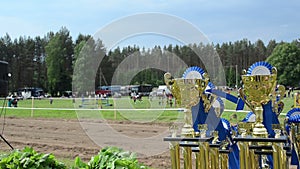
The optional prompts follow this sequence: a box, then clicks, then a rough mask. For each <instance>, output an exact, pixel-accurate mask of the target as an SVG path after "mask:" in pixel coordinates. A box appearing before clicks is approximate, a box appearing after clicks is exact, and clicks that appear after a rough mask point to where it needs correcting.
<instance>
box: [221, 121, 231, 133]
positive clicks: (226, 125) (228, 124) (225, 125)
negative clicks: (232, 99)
mask: <svg viewBox="0 0 300 169" xmlns="http://www.w3.org/2000/svg"><path fill="white" fill-rule="evenodd" d="M221 122H222V124H223V127H224V128H225V129H226V130H227V131H230V129H231V127H230V122H229V121H228V120H227V119H224V118H221Z"/></svg>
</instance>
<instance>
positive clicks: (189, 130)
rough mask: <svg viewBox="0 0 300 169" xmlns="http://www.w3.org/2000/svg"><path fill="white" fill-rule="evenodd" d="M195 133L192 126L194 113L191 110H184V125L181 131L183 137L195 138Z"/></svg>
mask: <svg viewBox="0 0 300 169" xmlns="http://www.w3.org/2000/svg"><path fill="white" fill-rule="evenodd" d="M194 134H195V131H194V128H193V125H192V111H191V109H190V108H185V109H184V125H183V127H182V130H181V136H183V137H194Z"/></svg>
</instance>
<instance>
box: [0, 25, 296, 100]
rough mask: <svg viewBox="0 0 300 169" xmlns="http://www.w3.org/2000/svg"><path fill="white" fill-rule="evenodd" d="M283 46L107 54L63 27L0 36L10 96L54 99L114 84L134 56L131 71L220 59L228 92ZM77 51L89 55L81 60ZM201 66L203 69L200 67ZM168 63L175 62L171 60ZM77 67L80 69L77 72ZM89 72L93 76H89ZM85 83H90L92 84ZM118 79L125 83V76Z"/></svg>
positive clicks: (148, 72)
mask: <svg viewBox="0 0 300 169" xmlns="http://www.w3.org/2000/svg"><path fill="white" fill-rule="evenodd" d="M283 43H284V42H276V41H275V40H271V41H269V43H268V44H264V42H263V41H262V40H257V41H256V42H254V43H252V42H250V41H249V40H247V39H243V40H240V41H236V42H228V43H222V44H202V43H199V44H190V45H187V46H179V45H168V46H162V47H161V46H155V47H154V48H152V49H145V48H143V47H140V46H128V47H124V48H120V47H116V48H115V49H113V50H111V51H107V49H106V48H105V44H103V43H102V42H101V39H100V40H99V39H91V36H90V35H82V34H80V35H79V36H78V37H77V38H76V39H75V40H73V38H72V37H71V35H70V32H69V30H68V29H67V28H65V27H62V28H61V29H60V30H59V31H58V32H56V33H54V32H49V33H47V34H46V35H45V36H44V37H40V36H37V37H19V38H16V39H11V37H10V36H9V34H6V35H4V36H3V37H1V38H0V60H4V61H7V62H8V63H9V72H11V74H12V77H11V79H10V81H9V90H10V91H15V90H17V89H18V88H22V87H41V88H43V89H44V90H46V91H48V92H50V93H51V94H52V95H56V94H57V92H62V91H66V90H72V81H73V80H74V79H77V80H76V81H77V82H78V83H79V82H80V81H83V82H87V81H91V82H92V83H93V85H92V86H94V87H95V86H100V85H110V84H112V83H114V79H113V76H115V75H116V72H115V70H117V68H118V66H119V65H120V64H121V63H122V62H125V60H126V58H128V57H133V56H137V59H135V62H134V63H131V64H132V65H135V64H145V63H146V62H147V59H146V61H143V60H142V59H143V58H153V59H155V60H156V63H158V64H159V63H164V64H166V63H167V64H170V65H168V66H170V67H174V66H175V69H176V64H175V63H172V61H170V60H163V59H164V58H166V57H169V58H170V57H172V58H174V56H176V57H178V58H180V59H181V60H182V61H183V62H184V63H185V64H186V65H187V66H200V67H202V68H204V69H206V68H207V67H210V65H209V64H210V63H208V62H206V61H205V59H201V58H206V59H207V57H208V59H209V58H210V60H212V61H213V62H214V60H215V59H216V58H217V57H219V58H220V60H221V63H222V65H223V67H224V71H225V75H226V83H227V84H226V85H228V86H232V87H233V86H235V85H236V84H237V85H239V81H240V77H239V76H240V72H242V69H244V68H248V67H249V66H250V65H251V64H253V63H254V62H257V61H262V60H266V59H267V58H268V57H269V56H270V55H271V54H272V52H273V50H274V49H275V47H276V46H278V45H279V44H283ZM291 43H294V44H296V46H297V47H298V48H299V46H300V45H299V42H298V41H297V40H295V41H294V42H291ZM86 44H90V45H91V46H89V49H88V48H87V47H84V46H85V45H86ZM82 50H88V51H89V52H86V53H85V54H82ZM91 51H92V53H91ZM82 55H86V56H82ZM87 55H88V56H87ZM199 55H201V56H199ZM88 57H92V58H93V59H95V58H97V59H96V60H97V61H101V63H100V66H99V64H96V63H95V62H94V63H93V62H90V63H87V62H86V61H85V60H80V59H82V58H85V59H86V58H88ZM133 58H134V57H133ZM203 60H204V61H205V62H206V63H202V61H203ZM173 62H176V60H174V59H173ZM298 62H299V61H298ZM76 64H77V65H76ZM132 65H129V66H128V65H127V70H131V67H132ZM81 66H82V69H80V67H81ZM75 67H77V68H78V67H79V69H80V73H78V72H77V73H76V77H74V76H73V73H74V69H75ZM89 69H93V70H94V71H92V72H89V71H90V70H89ZM119 71H120V70H119ZM121 71H122V69H121ZM164 73H165V72H164V70H160V69H159V65H156V67H155V66H154V67H151V66H150V67H148V68H146V69H145V68H144V70H143V71H140V72H137V73H136V74H135V75H134V77H133V78H131V79H130V81H129V83H130V84H153V85H156V86H158V85H161V84H164V82H163V74H164ZM181 73H182V72H181ZM236 73H237V74H236ZM213 76H214V75H213ZM215 76H217V75H215ZM87 77H89V78H87ZM90 77H92V79H94V80H91V78H90ZM117 77H120V78H124V75H122V76H117ZM125 81H126V80H125ZM73 87H74V86H73ZM89 90H92V89H89Z"/></svg>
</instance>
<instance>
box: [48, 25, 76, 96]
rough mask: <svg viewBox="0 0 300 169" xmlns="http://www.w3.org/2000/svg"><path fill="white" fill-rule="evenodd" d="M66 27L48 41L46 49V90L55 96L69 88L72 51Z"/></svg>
mask: <svg viewBox="0 0 300 169" xmlns="http://www.w3.org/2000/svg"><path fill="white" fill-rule="evenodd" d="M69 34H70V32H69V31H68V30H67V29H66V28H62V29H61V30H60V31H59V32H58V33H56V34H55V35H54V36H53V37H52V38H51V39H50V41H49V43H48V44H47V46H46V47H45V50H46V55H47V57H46V66H47V77H48V90H49V92H50V93H51V94H52V95H54V96H56V94H57V92H60V93H62V92H63V91H66V90H71V76H72V73H73V69H72V57H73V53H74V49H73V42H72V38H71V36H70V35H69Z"/></svg>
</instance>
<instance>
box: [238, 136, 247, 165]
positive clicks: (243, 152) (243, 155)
mask: <svg viewBox="0 0 300 169" xmlns="http://www.w3.org/2000/svg"><path fill="white" fill-rule="evenodd" d="M238 146H239V149H240V169H250V161H249V158H248V157H249V146H248V143H246V142H242V141H241V142H238Z"/></svg>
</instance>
